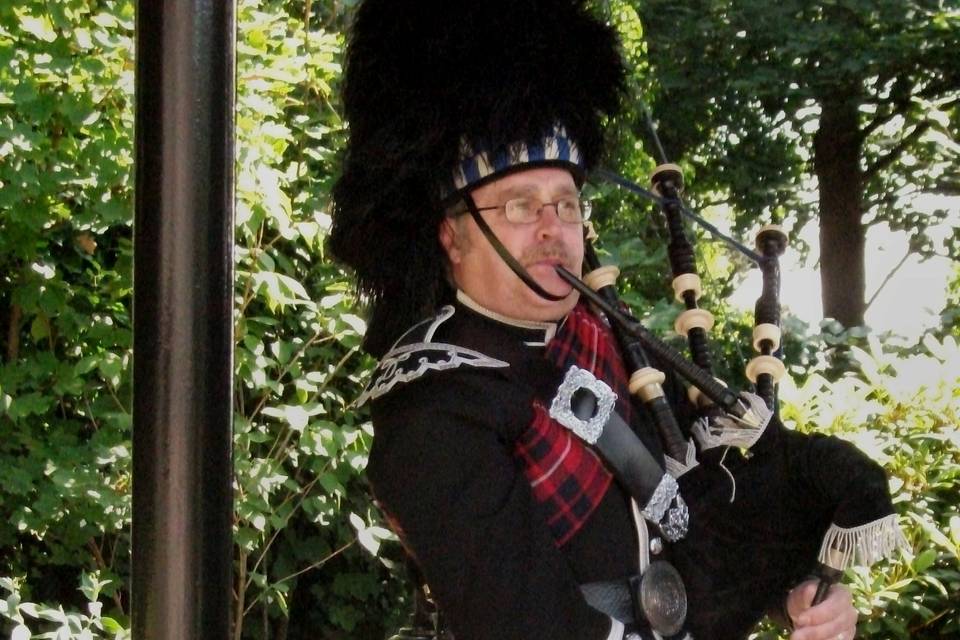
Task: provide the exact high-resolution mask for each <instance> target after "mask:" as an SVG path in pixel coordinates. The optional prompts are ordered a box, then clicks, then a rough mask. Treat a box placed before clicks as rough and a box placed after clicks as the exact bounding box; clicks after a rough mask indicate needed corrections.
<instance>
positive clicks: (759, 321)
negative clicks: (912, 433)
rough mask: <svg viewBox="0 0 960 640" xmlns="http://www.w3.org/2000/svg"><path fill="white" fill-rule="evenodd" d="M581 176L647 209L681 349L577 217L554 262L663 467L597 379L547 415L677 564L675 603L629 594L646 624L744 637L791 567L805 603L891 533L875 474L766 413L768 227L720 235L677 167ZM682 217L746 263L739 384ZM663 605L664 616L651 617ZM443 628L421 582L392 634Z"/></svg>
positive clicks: (769, 369)
mask: <svg viewBox="0 0 960 640" xmlns="http://www.w3.org/2000/svg"><path fill="white" fill-rule="evenodd" d="M594 176H595V177H598V178H600V179H604V180H607V181H610V182H612V183H614V184H616V185H619V186H620V187H621V188H625V189H628V190H630V191H631V192H634V193H637V194H639V195H641V196H644V197H646V198H648V199H650V200H651V201H653V202H654V203H656V205H657V206H658V207H659V209H660V210H661V211H662V213H663V216H664V220H665V223H666V227H667V229H668V232H669V236H670V241H669V245H668V248H667V251H668V256H669V259H670V264H671V270H672V272H673V282H672V286H673V290H674V296H675V298H676V300H677V301H679V302H681V303H682V304H683V306H684V310H683V311H682V312H681V313H680V314H679V316H678V317H677V319H676V322H675V325H674V329H675V331H676V332H677V333H678V334H682V335H684V336H686V339H687V343H688V345H689V350H690V357H689V358H687V357H686V356H684V355H683V354H681V353H680V352H678V351H677V350H676V349H674V348H673V347H671V346H670V345H668V344H667V343H665V342H663V341H662V340H660V339H659V338H658V337H657V336H655V335H654V334H653V333H651V332H650V331H649V330H648V329H646V328H645V327H644V326H643V324H642V323H641V322H640V321H638V320H637V318H636V317H635V316H634V315H633V314H632V313H631V312H630V310H629V309H628V308H627V307H626V306H625V305H624V304H623V303H622V302H621V301H620V299H619V296H618V294H617V291H616V286H615V284H616V279H617V277H618V275H619V270H618V268H617V267H616V266H612V265H607V266H604V265H601V263H600V260H599V259H598V257H597V253H596V251H595V249H594V248H593V246H592V241H593V240H595V239H596V236H595V234H592V229H590V228H589V227H588V228H587V229H588V231H589V232H588V233H587V232H585V235H586V239H585V255H584V269H583V271H584V275H583V277H582V278H577V277H576V276H575V275H573V274H572V273H570V272H568V271H566V270H565V269H563V267H557V272H558V274H559V275H560V276H561V277H562V278H564V279H565V280H566V281H567V282H569V283H570V284H571V285H572V286H573V287H574V288H576V289H577V290H578V291H579V292H580V294H581V296H582V297H583V298H585V299H587V300H588V301H589V302H590V303H591V304H592V305H593V306H594V308H595V309H596V310H598V311H599V312H601V313H602V314H603V315H605V316H606V318H607V320H608V322H609V325H610V327H611V329H612V330H613V332H614V334H615V336H616V339H617V342H618V346H619V348H620V352H621V355H622V356H623V359H624V363H625V365H626V368H627V374H628V376H629V382H628V388H629V390H630V393H631V394H632V395H633V396H634V397H635V399H636V401H637V403H638V404H640V405H642V406H643V407H644V408H645V411H646V415H648V416H649V418H650V420H651V422H652V423H653V424H654V425H655V428H656V430H657V433H658V435H659V439H660V442H661V444H662V445H663V451H664V454H665V468H663V467H661V466H660V465H659V464H658V463H656V462H655V461H653V460H652V459H651V458H650V456H649V454H648V453H647V452H646V451H645V449H642V448H641V447H640V446H639V445H637V444H636V443H632V442H629V441H628V440H629V439H630V437H631V434H626V435H625V434H624V428H625V426H617V428H619V429H620V431H619V432H616V429H614V428H612V427H611V417H610V415H609V413H607V414H605V415H604V416H603V417H602V419H600V418H597V417H596V416H598V415H599V414H600V413H602V411H601V410H600V405H601V404H602V402H601V401H600V399H601V395H602V394H601V393H599V392H598V393H597V395H596V397H595V398H594V400H591V401H590V402H587V403H586V406H583V403H581V404H580V406H577V403H576V402H575V401H574V398H576V397H580V396H577V393H576V391H579V390H580V388H576V389H575V390H574V391H571V392H569V393H567V394H566V396H565V398H564V402H566V403H567V404H568V405H569V406H570V409H571V411H569V412H568V413H571V412H572V413H573V414H577V415H573V416H567V417H568V418H570V420H572V422H569V423H568V421H565V420H563V419H561V418H559V417H557V416H554V417H557V419H558V420H559V421H560V422H561V423H562V424H564V425H565V426H568V428H570V429H571V430H573V431H575V432H577V435H578V436H580V437H583V438H585V439H587V440H588V441H590V442H591V444H593V445H594V447H595V449H597V450H598V452H599V453H600V455H601V457H603V458H604V459H605V460H606V461H607V463H608V465H609V466H611V467H612V469H613V471H614V475H615V476H617V477H618V478H619V479H620V480H621V482H622V483H623V484H624V485H625V488H627V490H628V492H629V493H630V494H631V495H632V496H633V498H634V499H635V500H637V501H638V503H639V505H640V506H641V507H643V508H642V509H641V510H640V511H641V513H642V514H643V516H644V517H645V518H646V519H647V520H648V522H649V523H650V524H651V525H653V526H654V527H655V529H656V530H657V531H659V532H660V533H661V534H662V535H663V537H664V538H665V539H666V540H668V541H669V542H670V543H671V544H670V549H669V556H670V563H672V565H673V567H675V568H676V570H677V572H678V573H679V576H680V577H681V578H682V582H683V589H684V590H685V593H683V594H680V595H679V598H680V599H682V600H683V602H682V603H680V604H678V602H677V601H676V599H674V601H671V602H660V603H659V604H658V603H656V602H654V603H653V604H652V605H651V606H650V607H648V608H647V609H645V608H644V607H645V606H646V605H642V604H641V605H636V607H639V608H640V609H643V610H642V611H641V614H642V615H645V616H646V617H647V618H648V619H649V618H651V617H656V616H657V615H658V614H659V612H658V610H657V607H658V606H659V607H660V608H661V610H662V612H663V613H664V614H665V615H664V620H665V621H664V622H663V623H662V627H661V628H660V629H657V625H656V624H652V625H651V626H652V627H653V628H654V629H655V630H658V631H659V632H660V634H661V636H663V637H672V636H674V635H675V634H676V635H677V637H679V636H680V635H682V632H683V631H689V632H690V633H691V634H692V635H693V637H694V638H698V639H710V640H735V639H739V638H745V637H746V636H747V634H748V633H749V631H750V629H751V628H752V627H753V626H754V625H755V624H756V623H757V622H758V621H759V620H760V618H761V617H762V616H763V615H764V614H765V613H767V612H769V611H770V610H771V608H772V607H774V606H776V605H779V604H781V603H782V602H783V600H784V598H785V597H786V594H787V593H788V591H789V590H790V589H791V588H792V587H794V586H795V585H796V584H798V583H799V582H801V581H803V580H804V579H806V578H809V577H818V578H819V580H820V584H819V587H818V590H817V594H816V596H815V598H814V602H813V604H816V603H819V602H820V601H822V600H823V599H824V598H825V597H826V594H827V591H828V589H829V587H830V585H831V584H833V583H835V582H836V581H837V580H839V579H840V577H841V576H842V574H843V572H844V570H846V569H847V568H849V567H850V566H853V565H855V564H860V565H870V564H872V563H873V562H875V561H877V560H879V559H881V558H883V557H886V556H889V555H890V554H892V553H893V551H894V550H895V549H896V548H897V547H898V546H899V545H901V544H904V543H905V540H904V539H903V535H902V533H901V532H900V530H899V528H898V526H897V523H896V515H895V513H894V510H893V506H892V501H891V498H890V494H889V490H888V487H887V479H886V475H885V473H884V471H883V469H882V468H881V467H880V466H879V465H878V464H877V463H876V462H874V461H873V460H871V459H870V458H869V457H868V456H866V455H865V454H863V453H862V452H860V451H859V450H858V449H857V448H856V447H854V446H853V445H852V444H850V443H849V442H846V441H844V440H842V439H839V438H836V437H832V436H826V435H820V434H804V433H799V432H796V431H793V430H790V429H787V428H786V427H785V426H784V424H783V423H782V421H781V420H780V418H779V412H778V402H777V383H778V381H779V380H780V379H781V378H782V377H783V376H784V375H785V373H786V369H785V367H784V365H783V362H782V361H781V359H780V358H779V357H778V352H779V351H780V343H781V337H782V336H781V329H780V324H781V321H780V302H779V290H780V266H779V258H780V256H781V255H782V254H783V253H784V251H785V249H786V245H787V235H786V234H785V233H784V231H783V230H782V229H781V228H780V227H779V226H776V225H767V226H765V227H763V228H762V229H761V230H760V231H759V232H758V233H757V236H756V250H753V249H750V248H748V247H745V246H744V245H742V244H741V243H739V242H737V241H736V240H733V239H731V238H728V237H726V236H723V234H721V233H720V232H719V230H717V229H716V228H715V227H713V226H712V225H710V224H709V223H708V222H706V221H705V220H703V219H702V218H701V217H700V216H698V215H696V214H695V213H693V212H692V211H690V210H689V209H687V207H686V206H685V205H684V203H683V201H682V199H681V193H682V189H683V182H682V174H681V171H680V168H679V167H678V166H677V165H674V164H669V163H664V164H662V165H660V166H658V167H657V168H656V169H655V170H654V172H653V175H652V179H651V188H650V189H649V190H648V189H645V188H643V187H641V186H639V185H637V184H635V183H633V182H631V181H629V180H627V179H625V178H622V177H620V176H618V175H616V174H613V173H610V172H607V171H602V170H599V171H595V172H594ZM684 218H691V219H694V220H696V221H697V222H698V223H699V224H701V225H703V226H705V227H706V228H707V229H708V230H709V231H710V232H711V233H714V234H716V235H720V236H722V237H723V238H724V239H725V241H727V242H729V243H730V244H732V245H733V246H735V247H736V248H737V250H738V251H740V252H741V253H743V254H744V255H746V256H747V257H748V258H749V259H750V260H752V261H753V262H754V263H755V264H757V265H758V266H759V268H760V270H761V273H762V278H763V287H762V293H761V295H760V297H759V298H758V300H757V303H756V306H755V326H754V330H753V347H754V349H755V351H756V352H757V355H756V356H755V357H754V358H753V359H752V360H750V362H749V363H748V364H747V367H746V376H747V378H748V379H749V380H750V381H751V382H752V383H753V385H754V389H753V393H741V392H739V391H737V390H735V389H732V388H730V387H729V386H727V385H726V384H724V383H722V382H720V381H719V380H717V379H716V378H714V376H713V374H712V372H711V368H712V364H711V354H710V348H709V344H708V338H707V334H708V332H709V331H710V329H711V328H712V326H713V316H712V314H710V312H709V311H707V310H706V309H703V308H700V307H699V305H698V300H699V298H700V297H701V294H702V286H701V281H700V277H699V275H698V273H697V269H696V264H695V260H694V253H695V252H694V249H693V246H692V245H691V243H690V240H689V239H688V237H687V234H686V231H685V227H684V220H683V219H684ZM658 367H659V368H658ZM667 373H669V374H671V375H672V376H673V377H674V378H680V379H682V380H683V381H685V382H686V383H687V384H688V385H689V386H688V387H687V392H688V393H687V401H686V402H687V403H688V406H689V407H692V408H693V410H694V412H695V415H696V416H697V417H696V419H695V420H692V421H690V423H689V424H685V425H684V426H683V427H681V426H680V424H679V423H678V420H677V418H676V416H675V414H674V406H675V405H676V404H677V402H676V398H671V399H668V398H667V395H666V394H665V392H664V389H663V387H662V384H663V383H664V381H665V380H666V379H667ZM561 391H562V387H561ZM562 395H564V394H562V393H560V394H558V397H560V396H562ZM580 399H581V400H582V397H580ZM610 402H612V401H608V405H609V403H610ZM551 415H554V414H553V412H552V411H551ZM591 420H593V421H594V422H597V421H599V423H601V424H599V425H598V429H597V431H596V433H594V434H593V435H589V434H585V433H582V432H580V431H578V426H579V425H586V424H587V423H588V422H590V421H591ZM615 426H616V425H615ZM587 431H589V429H587ZM615 433H619V434H620V435H614V434H615ZM625 451H629V452H631V453H630V454H625V453H624V452H625ZM638 452H639V454H638ZM665 481H669V482H665ZM670 484H672V486H673V487H676V489H674V490H673V492H672V493H670V494H669V495H666V496H665V495H664V494H663V491H662V490H663V489H664V486H665V485H670ZM678 496H679V497H678ZM681 497H682V499H681ZM414 571H415V568H414ZM641 587H642V582H641ZM674 595H676V594H674ZM635 599H637V600H639V599H640V597H639V596H635ZM654 600H656V598H654ZM687 602H689V603H690V606H689V607H687V606H686V603H687ZM648 609H649V610H648ZM677 611H681V616H680V618H679V619H677V617H676V615H675V614H676V612H677ZM670 615H673V616H674V617H673V619H670V620H667V619H666V618H669V617H670ZM447 637H449V636H448V635H447V632H446V631H445V630H444V629H443V624H442V620H441V613H440V612H439V611H437V610H436V608H435V607H434V606H433V604H432V602H431V601H430V599H429V598H428V597H427V596H426V594H425V592H424V591H423V585H422V584H421V589H419V590H418V591H417V592H416V594H415V612H414V615H413V619H412V624H411V625H410V626H409V627H406V628H404V629H401V630H400V633H399V634H398V635H395V636H393V639H392V640H413V639H417V638H419V639H424V640H426V639H427V638H447Z"/></svg>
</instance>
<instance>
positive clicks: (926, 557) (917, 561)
mask: <svg viewBox="0 0 960 640" xmlns="http://www.w3.org/2000/svg"><path fill="white" fill-rule="evenodd" d="M936 560H937V551H936V550H935V549H925V550H924V551H923V552H922V553H920V555H918V556H917V557H916V558H914V560H913V565H912V566H913V570H914V571H916V572H917V573H923V572H924V571H926V570H927V569H928V568H929V567H930V565H932V564H933V563H934V562H935V561H936Z"/></svg>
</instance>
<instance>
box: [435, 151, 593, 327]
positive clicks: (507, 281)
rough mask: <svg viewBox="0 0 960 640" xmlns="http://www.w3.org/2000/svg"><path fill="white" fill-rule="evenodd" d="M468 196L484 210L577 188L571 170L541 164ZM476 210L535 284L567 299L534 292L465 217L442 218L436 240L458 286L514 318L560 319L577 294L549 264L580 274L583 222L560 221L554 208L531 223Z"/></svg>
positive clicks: (549, 198)
mask: <svg viewBox="0 0 960 640" xmlns="http://www.w3.org/2000/svg"><path fill="white" fill-rule="evenodd" d="M471 195H472V196H473V199H474V202H475V203H476V205H477V207H478V208H481V209H482V208H483V207H490V206H497V205H502V204H503V203H504V202H506V201H507V200H509V199H511V198H517V197H529V198H533V199H536V200H539V201H540V202H555V201H556V200H557V199H559V198H561V197H564V196H570V195H573V196H576V195H577V187H576V184H575V183H574V181H573V177H572V176H571V175H570V173H569V172H567V171H565V170H563V169H558V168H540V169H530V170H527V171H519V172H517V173H512V174H510V175H508V176H506V177H504V178H500V179H499V180H494V181H493V182H490V183H488V184H485V185H483V186H482V187H479V188H477V189H475V190H474V191H473V192H472V194H471ZM480 215H482V216H483V217H484V219H485V220H486V221H487V224H488V225H489V226H490V228H491V229H492V230H493V232H494V234H496V236H497V237H498V238H499V239H500V242H501V243H503V246H504V247H506V248H507V251H509V252H510V254H511V255H512V256H513V257H514V258H516V260H517V261H518V262H519V263H520V264H521V265H522V266H523V267H524V268H525V269H526V270H527V272H528V273H529V274H530V276H531V277H533V279H534V280H536V281H537V284H539V285H540V286H541V287H543V288H544V289H546V290H547V291H548V292H549V293H552V294H554V295H562V296H566V297H565V298H564V299H563V300H560V301H558V302H553V301H550V300H546V299H544V298H541V297H540V296H538V295H537V294H536V293H534V292H533V291H532V290H531V289H530V288H529V287H527V285H525V284H524V283H523V281H522V280H520V278H518V277H517V276H516V274H514V273H513V272H512V271H511V270H510V268H509V267H508V266H507V265H506V263H504V261H503V260H502V259H501V258H500V256H499V255H497V252H496V251H495V250H494V248H493V247H492V246H491V245H490V242H488V241H487V239H486V238H485V237H484V235H483V233H482V232H481V231H480V229H479V228H478V227H477V225H476V223H475V222H474V221H473V219H472V218H471V217H470V216H469V215H462V216H459V217H457V218H454V219H450V218H445V219H444V220H443V221H442V222H441V223H440V242H441V244H442V245H443V247H444V249H446V252H447V256H448V257H449V259H450V268H451V273H452V276H453V279H454V282H456V284H457V287H458V288H459V289H461V290H463V292H464V293H466V294H467V295H468V296H470V297H471V298H473V300H475V301H476V302H478V303H479V304H481V305H482V306H484V307H486V308H487V309H490V310H491V311H495V312H497V313H499V314H502V315H505V316H508V317H510V318H514V319H517V320H536V321H551V320H559V319H560V318H562V317H563V316H564V315H566V314H567V313H568V312H569V311H570V310H571V309H573V307H574V305H575V304H576V303H577V298H578V296H579V293H578V292H577V291H575V290H574V289H573V288H572V287H571V286H570V285H569V284H567V283H566V282H564V281H563V280H562V279H561V278H560V276H558V275H557V273H556V271H555V270H554V266H555V265H558V264H559V265H563V266H564V267H566V268H567V269H568V270H570V271H572V272H573V273H575V274H576V275H578V276H579V275H580V268H581V263H582V261H583V226H582V225H580V224H570V223H565V222H561V221H560V219H559V218H558V217H557V212H556V210H555V209H554V207H552V206H546V207H544V208H543V210H542V211H541V212H540V218H539V220H537V221H536V222H532V223H530V224H522V225H517V224H513V223H511V222H509V221H507V219H506V217H505V216H504V213H503V209H502V208H500V209H496V210H490V211H482V212H481V213H480Z"/></svg>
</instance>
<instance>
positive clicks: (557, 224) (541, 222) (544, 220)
mask: <svg viewBox="0 0 960 640" xmlns="http://www.w3.org/2000/svg"><path fill="white" fill-rule="evenodd" d="M557 206H558V205H557V203H555V202H547V203H544V205H543V206H542V207H540V214H539V216H538V218H537V232H538V234H540V235H541V236H543V237H547V236H552V235H556V234H557V233H558V232H559V231H560V229H561V225H562V224H563V221H561V220H560V215H559V213H558V211H557Z"/></svg>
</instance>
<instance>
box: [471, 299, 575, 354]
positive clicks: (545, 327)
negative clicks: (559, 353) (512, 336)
mask: <svg viewBox="0 0 960 640" xmlns="http://www.w3.org/2000/svg"><path fill="white" fill-rule="evenodd" d="M457 301H458V302H459V303H460V304H462V305H463V306H465V307H467V308H468V309H471V310H472V311H475V312H477V313H479V314H480V315H482V316H486V317H488V318H490V319H491V320H495V321H497V322H500V323H502V324H506V325H509V326H511V327H518V328H520V329H528V330H530V331H537V332H539V333H538V334H537V338H535V339H534V340H528V341H525V342H524V344H525V345H527V346H528V347H544V346H546V345H547V343H548V342H550V340H552V339H553V336H555V335H556V333H557V326H558V324H559V323H557V322H537V321H535V320H518V319H516V318H510V317H507V316H505V315H502V314H499V313H497V312H496V311H491V310H490V309H487V308H486V307H484V306H482V305H480V303H479V302H477V301H476V300H474V299H473V298H471V297H470V296H468V295H467V294H466V293H464V292H463V291H461V290H460V289H457ZM540 336H542V340H541V339H540Z"/></svg>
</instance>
